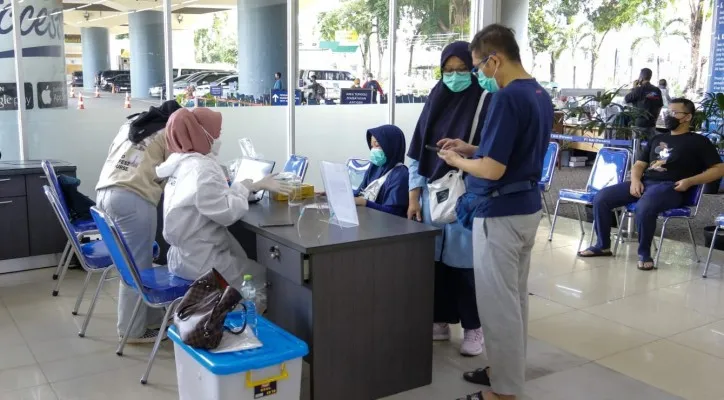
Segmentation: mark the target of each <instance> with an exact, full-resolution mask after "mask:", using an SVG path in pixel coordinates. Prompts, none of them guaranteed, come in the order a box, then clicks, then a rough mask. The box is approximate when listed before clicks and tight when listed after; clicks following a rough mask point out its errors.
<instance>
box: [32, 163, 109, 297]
mask: <svg viewBox="0 0 724 400" xmlns="http://www.w3.org/2000/svg"><path fill="white" fill-rule="evenodd" d="M40 165H41V166H42V167H43V171H44V172H45V177H46V178H47V179H48V184H49V185H50V191H51V193H53V195H55V198H56V199H58V208H59V210H60V211H61V214H62V215H64V216H66V217H67V218H68V219H70V211H69V210H68V206H67V204H66V203H65V196H63V190H62V189H61V187H60V182H58V177H57V176H56V175H55V169H54V168H53V165H52V164H51V163H50V161H49V160H43V161H42V162H41V163H40ZM59 222H60V220H59ZM60 223H61V224H62V222H60ZM70 226H71V228H72V229H70V230H69V231H68V232H66V235H68V242H67V243H66V244H65V248H64V249H63V254H62V255H61V256H60V260H59V261H58V266H57V267H56V268H55V273H54V274H53V279H54V280H57V281H58V282H56V284H55V288H53V296H57V295H58V292H59V291H60V285H61V283H63V278H64V277H65V272H66V271H67V270H68V265H70V260H72V259H73V252H74V250H73V246H72V245H71V242H72V241H73V240H75V239H78V240H81V239H83V238H84V237H86V236H89V235H96V234H98V230H97V228H96V224H95V222H93V221H92V220H76V221H71V223H70ZM78 257H79V258H80V254H78Z"/></svg>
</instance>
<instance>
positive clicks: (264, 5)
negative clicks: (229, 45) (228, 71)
mask: <svg viewBox="0 0 724 400" xmlns="http://www.w3.org/2000/svg"><path fill="white" fill-rule="evenodd" d="M286 4H287V3H286V0H238V7H237V12H238V13H239V15H238V24H239V31H238V32H239V33H238V34H239V65H238V71H239V93H244V94H252V95H260V94H262V93H269V91H270V90H271V89H272V86H273V85H274V73H275V72H281V73H282V74H286V70H287V5H286ZM282 79H284V80H286V77H283V78H282Z"/></svg>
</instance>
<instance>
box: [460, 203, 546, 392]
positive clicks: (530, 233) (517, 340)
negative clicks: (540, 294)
mask: <svg viewBox="0 0 724 400" xmlns="http://www.w3.org/2000/svg"><path fill="white" fill-rule="evenodd" d="M540 217H541V213H540V211H539V212H537V213H535V214H529V215H514V216H508V217H498V218H475V222H474V223H473V264H474V266H475V289H476V298H477V302H478V314H479V315H480V323H481V325H482V328H483V336H484V337H485V349H486V351H487V354H488V361H489V362H490V383H491V385H492V389H493V391H494V392H495V393H497V394H502V395H515V396H520V395H522V394H523V386H524V384H525V364H526V362H525V357H526V347H527V341H528V340H527V339H528V273H529V272H530V255H531V250H532V248H533V244H535V234H536V230H538V224H539V223H540Z"/></svg>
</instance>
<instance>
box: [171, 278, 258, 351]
mask: <svg viewBox="0 0 724 400" xmlns="http://www.w3.org/2000/svg"><path fill="white" fill-rule="evenodd" d="M240 301H241V293H239V291H238V290H236V289H234V288H233V287H231V286H229V284H228V283H226V280H225V279H224V277H223V276H221V274H220V273H219V272H218V271H217V270H216V269H213V268H212V269H211V271H209V272H207V273H205V274H204V275H202V276H201V277H200V278H199V279H197V280H196V281H194V283H192V284H191V287H190V288H189V290H188V291H187V292H186V294H185V295H184V297H183V299H181V302H180V303H179V305H178V307H177V308H176V312H175V313H174V317H173V322H174V324H175V325H176V328H177V329H178V333H179V336H180V337H181V340H182V341H183V342H184V343H185V344H187V345H189V346H191V347H196V348H200V349H215V348H216V347H217V346H218V345H219V342H221V337H222V336H223V333H224V320H225V319H226V314H228V313H229V312H230V311H231V310H233V309H234V308H235V307H236V305H237V304H240V303H239V302H240ZM242 306H244V305H243V304H242ZM244 308H246V307H244ZM244 328H246V319H245V322H244V326H243V327H242V328H241V329H238V330H236V329H235V330H234V331H232V333H234V334H239V333H241V332H243V331H244Z"/></svg>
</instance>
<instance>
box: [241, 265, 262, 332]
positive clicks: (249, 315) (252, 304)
mask: <svg viewBox="0 0 724 400" xmlns="http://www.w3.org/2000/svg"><path fill="white" fill-rule="evenodd" d="M241 297H242V299H243V300H244V305H245V306H246V326H247V327H248V328H249V329H251V331H252V332H254V335H257V334H258V331H257V328H256V287H255V286H254V281H253V279H252V276H251V275H244V283H242V284H241Z"/></svg>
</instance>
